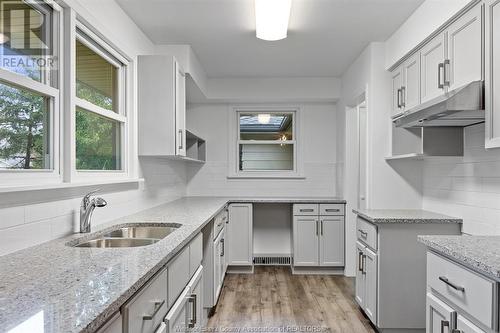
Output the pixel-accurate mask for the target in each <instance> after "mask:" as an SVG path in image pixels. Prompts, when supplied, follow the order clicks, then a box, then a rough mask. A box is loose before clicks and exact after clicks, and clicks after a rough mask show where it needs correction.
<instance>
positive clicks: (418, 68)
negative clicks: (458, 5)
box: [392, 4, 483, 116]
mask: <svg viewBox="0 0 500 333" xmlns="http://www.w3.org/2000/svg"><path fill="white" fill-rule="evenodd" d="M482 22H483V6H482V4H478V5H476V6H474V7H473V8H471V9H470V10H468V11H467V12H466V13H465V14H463V15H462V16H460V17H459V18H458V19H457V20H455V21H454V22H453V23H452V24H450V25H449V26H448V27H447V28H446V29H444V30H443V31H442V32H441V33H439V34H437V35H436V36H435V37H434V38H432V39H431V40H430V41H428V42H427V43H426V44H425V45H424V46H423V47H422V48H420V49H418V50H417V51H416V52H414V53H413V54H412V55H411V56H410V57H409V58H408V59H406V60H405V61H404V62H403V63H402V64H401V65H400V66H399V67H398V68H396V69H395V70H394V71H393V72H392V89H393V90H392V94H393V96H392V99H393V108H392V111H393V116H395V115H398V114H400V113H402V112H405V111H409V110H411V109H413V108H415V107H416V106H419V105H420V104H423V103H426V102H428V101H430V100H432V99H434V98H436V97H440V96H442V95H444V94H445V93H447V92H448V91H451V90H454V89H457V88H460V87H462V86H464V85H466V84H468V83H470V82H473V81H477V80H482V79H483V61H482V59H483V34H482V31H483V25H482Z"/></svg>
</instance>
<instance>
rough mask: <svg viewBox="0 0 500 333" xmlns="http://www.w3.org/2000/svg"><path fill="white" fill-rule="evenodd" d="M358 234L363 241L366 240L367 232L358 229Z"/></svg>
mask: <svg viewBox="0 0 500 333" xmlns="http://www.w3.org/2000/svg"><path fill="white" fill-rule="evenodd" d="M358 231H359V233H360V234H361V237H363V238H364V239H367V238H368V232H366V231H363V230H361V229H358Z"/></svg>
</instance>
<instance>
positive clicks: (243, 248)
mask: <svg viewBox="0 0 500 333" xmlns="http://www.w3.org/2000/svg"><path fill="white" fill-rule="evenodd" d="M252 209H253V206H252V204H231V205H229V223H228V225H227V231H228V235H227V245H228V247H227V254H228V256H229V265H239V266H248V265H252V258H253V223H252V219H253V212H252Z"/></svg>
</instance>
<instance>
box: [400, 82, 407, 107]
mask: <svg viewBox="0 0 500 333" xmlns="http://www.w3.org/2000/svg"><path fill="white" fill-rule="evenodd" d="M405 94H406V87H401V107H403V108H405V107H406V95H405Z"/></svg>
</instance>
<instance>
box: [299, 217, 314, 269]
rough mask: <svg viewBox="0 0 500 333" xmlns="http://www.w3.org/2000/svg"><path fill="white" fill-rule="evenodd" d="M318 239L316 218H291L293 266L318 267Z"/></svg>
mask: <svg viewBox="0 0 500 333" xmlns="http://www.w3.org/2000/svg"><path fill="white" fill-rule="evenodd" d="M319 237H320V236H319V220H318V217H317V216H294V217H293V263H294V265H295V266H318V264H319Z"/></svg>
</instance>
